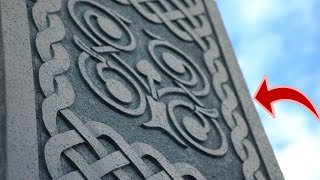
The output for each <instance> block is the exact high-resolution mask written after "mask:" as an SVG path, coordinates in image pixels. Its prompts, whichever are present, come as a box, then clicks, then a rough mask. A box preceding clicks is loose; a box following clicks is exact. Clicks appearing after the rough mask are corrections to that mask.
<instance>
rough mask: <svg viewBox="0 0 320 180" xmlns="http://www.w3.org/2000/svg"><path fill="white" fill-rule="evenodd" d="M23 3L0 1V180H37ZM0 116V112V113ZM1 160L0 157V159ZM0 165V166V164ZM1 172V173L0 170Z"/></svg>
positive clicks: (35, 141)
mask: <svg viewBox="0 0 320 180" xmlns="http://www.w3.org/2000/svg"><path fill="white" fill-rule="evenodd" d="M26 4H27V3H26V1H24V0H0V21H1V23H0V24H1V51H0V53H1V55H0V57H1V59H0V63H1V64H0V66H1V68H0V70H3V69H4V76H3V77H2V78H4V79H3V80H4V81H3V82H4V83H1V82H0V85H1V86H2V87H1V89H2V88H4V93H3V91H2V93H0V96H1V97H0V98H1V101H0V102H1V106H2V105H3V104H2V101H4V110H2V109H0V111H4V113H5V114H4V117H1V120H2V122H1V124H2V123H4V128H3V129H2V127H0V128H1V130H4V131H1V135H4V143H3V144H1V146H2V145H3V146H2V148H3V147H4V151H5V152H4V153H2V152H1V156H3V157H4V161H2V160H1V165H0V167H1V168H4V167H5V169H4V173H1V174H0V175H1V177H0V179H9V180H11V179H39V163H38V142H37V124H36V112H35V90H34V78H33V67H32V54H31V44H30V32H29V25H28V15H27V7H26ZM0 113H1V115H2V113H3V112H0ZM1 159H2V158H1ZM3 162H4V163H3ZM0 172H2V170H1V171H0Z"/></svg>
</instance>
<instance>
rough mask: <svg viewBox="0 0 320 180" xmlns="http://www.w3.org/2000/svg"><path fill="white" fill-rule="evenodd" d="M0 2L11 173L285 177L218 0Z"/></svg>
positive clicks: (7, 170)
mask: <svg viewBox="0 0 320 180" xmlns="http://www.w3.org/2000/svg"><path fill="white" fill-rule="evenodd" d="M0 2H1V4H0V7H1V11H0V13H1V40H2V46H1V53H2V56H1V57H2V58H1V66H0V72H1V73H0V75H1V76H0V85H1V90H2V89H4V91H1V93H0V102H1V106H0V115H1V120H2V121H1V123H0V128H1V129H2V130H3V131H2V133H1V138H0V143H1V145H2V146H1V148H2V149H0V151H1V152H3V153H1V156H0V157H1V159H0V163H1V164H0V165H1V167H2V168H1V171H0V175H1V177H3V178H6V179H150V180H151V179H199V180H202V179H259V180H260V179H283V176H282V174H281V171H280V169H279V166H278V164H277V162H276V159H275V157H274V154H273V151H272V149H271V146H270V144H269V142H268V140H267V137H266V135H265V132H264V130H263V128H262V125H261V122H260V120H259V117H258V115H257V113H256V111H255V109H254V105H253V103H252V100H251V97H250V95H249V93H248V90H247V87H246V84H245V81H244V79H243V77H242V74H241V71H240V69H239V66H238V64H237V61H236V58H235V56H234V53H233V51H232V47H231V45H230V42H229V40H228V38H227V35H226V32H225V29H224V27H223V23H222V21H221V18H220V16H219V13H218V10H217V8H216V6H215V4H214V2H213V1H211V0H180V1H178V0H143V1H138V0H38V1H35V0H27V1H18V0H10V1H6V0H0ZM3 72H4V73H3Z"/></svg>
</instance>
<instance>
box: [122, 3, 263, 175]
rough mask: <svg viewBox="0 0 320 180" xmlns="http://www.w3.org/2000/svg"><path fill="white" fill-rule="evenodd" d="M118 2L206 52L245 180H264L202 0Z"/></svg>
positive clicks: (208, 64) (208, 66)
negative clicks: (241, 162)
mask: <svg viewBox="0 0 320 180" xmlns="http://www.w3.org/2000/svg"><path fill="white" fill-rule="evenodd" d="M118 2H119V3H121V4H125V5H132V7H134V8H135V9H136V10H137V11H138V12H139V13H140V14H141V15H142V16H143V17H144V18H146V19H148V20H149V21H152V22H153V23H157V24H159V23H163V24H165V25H166V26H167V27H168V28H169V30H171V31H172V32H173V33H174V34H175V35H176V36H177V37H179V38H180V39H182V40H185V41H189V42H190V41H191V42H196V43H197V44H198V45H199V47H200V48H201V49H202V50H203V51H204V61H205V63H206V65H207V69H208V71H209V72H210V74H211V75H212V82H213V84H212V85H213V87H214V89H215V91H216V93H217V94H218V97H219V99H220V100H221V102H222V103H221V110H222V115H223V117H224V118H225V121H226V123H227V125H228V126H229V128H230V129H231V130H232V132H231V134H232V135H231V139H232V142H233V145H234V148H235V149H236V152H237V154H238V156H239V157H240V159H241V160H242V161H243V162H244V163H243V172H244V175H245V177H246V179H253V178H254V177H256V178H257V179H264V176H263V175H262V173H261V171H260V170H259V167H260V158H259V156H258V153H257V151H256V150H255V147H254V146H253V145H252V143H251V142H250V141H249V140H248V138H247V136H248V127H247V124H246V122H245V120H244V118H243V117H242V115H241V114H240V112H239V111H238V110H237V107H238V100H237V97H236V95H235V93H234V92H233V90H232V89H231V87H230V85H229V84H228V83H227V82H228V81H229V75H228V73H227V70H226V68H225V67H224V65H223V64H222V62H221V60H222V57H221V54H220V50H219V47H218V45H217V44H216V42H215V41H214V39H213V38H212V30H211V26H210V23H209V20H208V19H207V18H206V17H205V13H206V12H205V8H204V6H203V2H202V1H201V0H199V1H196V0H183V1H177V0H159V1H153V0H146V1H135V0H121V1H118ZM146 7H148V8H146ZM175 67H176V68H175V71H176V72H177V73H179V72H180V71H183V68H181V66H180V65H179V64H177V65H176V66H175ZM189 94H190V93H189ZM191 97H193V96H191Z"/></svg>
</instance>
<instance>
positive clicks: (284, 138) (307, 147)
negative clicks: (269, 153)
mask: <svg viewBox="0 0 320 180" xmlns="http://www.w3.org/2000/svg"><path fill="white" fill-rule="evenodd" d="M284 105H285V106H284ZM288 109H290V110H288ZM275 111H276V115H277V118H276V119H271V118H270V117H268V116H267V115H266V114H265V113H260V114H262V115H266V116H262V118H263V119H264V120H263V121H264V126H265V129H266V132H267V134H268V137H269V138H270V140H271V142H272V143H273V145H274V147H276V148H275V153H276V157H277V159H278V162H279V164H280V167H281V169H282V172H283V174H284V176H285V178H286V179H288V180H300V179H308V180H318V179H320V171H319V165H318V163H319V162H320V155H319V152H320V141H319V139H320V127H319V126H318V122H316V119H315V118H314V117H312V116H311V115H309V114H307V113H309V112H308V111H306V110H305V109H303V108H299V106H298V105H292V106H291V105H290V104H289V103H282V104H280V105H279V104H277V105H276V106H275ZM308 124H315V125H316V126H318V127H317V128H316V129H313V130H310V128H309V127H308ZM277 146H278V147H277Z"/></svg>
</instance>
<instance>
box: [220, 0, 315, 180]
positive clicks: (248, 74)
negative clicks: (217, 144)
mask: <svg viewBox="0 0 320 180" xmlns="http://www.w3.org/2000/svg"><path fill="white" fill-rule="evenodd" d="M216 1H217V4H218V6H219V9H220V13H221V15H222V18H223V20H224V23H225V26H226V28H227V31H228V34H229V37H230V39H231V41H232V44H233V47H234V50H235V52H236V55H237V58H238V60H239V63H240V66H241V68H242V71H243V74H244V76H245V79H246V81H247V83H248V86H249V89H250V92H251V94H252V95H253V94H254V93H255V91H256V89H257V87H258V86H259V84H260V82H261V80H262V78H263V76H264V75H267V77H268V79H269V86H270V87H274V86H292V87H295V88H297V89H299V90H301V91H302V92H304V93H305V94H306V95H308V96H309V98H310V99H311V100H312V101H313V102H314V103H315V105H316V106H317V108H318V110H320V70H319V68H320V11H319V9H320V1H319V0H285V1H283V0H216ZM256 108H257V109H258V112H259V115H260V117H261V119H262V121H263V125H264V127H265V130H266V132H267V135H268V137H269V139H270V142H271V144H272V146H273V148H274V150H275V154H276V157H277V159H278V162H279V164H280V167H281V169H282V172H283V174H284V176H285V178H286V179H287V180H296V179H297V180H301V179H306V180H319V179H320V123H319V122H318V121H317V120H316V119H315V118H314V117H313V116H312V114H310V113H309V111H307V110H306V109H304V108H303V107H301V106H299V105H297V104H294V103H292V102H279V103H276V104H275V105H274V109H275V113H276V116H277V118H276V119H272V118H271V117H270V116H269V114H267V113H266V112H265V111H264V110H263V109H262V108H261V107H260V106H259V105H258V104H256Z"/></svg>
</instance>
